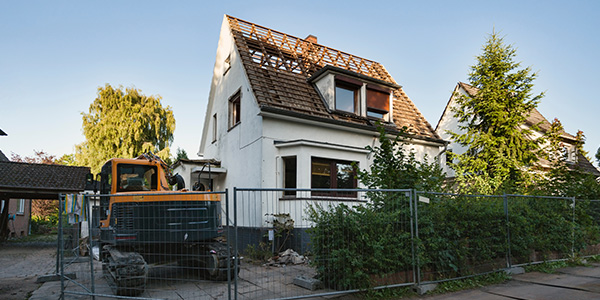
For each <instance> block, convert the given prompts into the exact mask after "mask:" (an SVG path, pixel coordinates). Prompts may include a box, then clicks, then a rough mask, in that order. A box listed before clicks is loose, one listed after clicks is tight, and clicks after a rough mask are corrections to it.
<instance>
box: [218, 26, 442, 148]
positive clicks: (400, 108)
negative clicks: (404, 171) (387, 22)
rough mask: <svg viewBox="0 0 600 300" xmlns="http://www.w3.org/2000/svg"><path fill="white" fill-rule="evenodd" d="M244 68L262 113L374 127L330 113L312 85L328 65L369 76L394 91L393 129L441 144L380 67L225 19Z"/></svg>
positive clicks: (365, 120) (368, 122)
mask: <svg viewBox="0 0 600 300" xmlns="http://www.w3.org/2000/svg"><path fill="white" fill-rule="evenodd" d="M226 18H227V20H228V23H229V27H230V29H231V33H232V35H233V38H234V41H235V45H236V47H237V50H238V51H239V53H240V56H241V60H242V64H243V66H244V69H245V71H246V74H247V76H248V79H249V81H250V86H251V87H252V90H253V92H254V95H255V98H256V100H257V101H258V105H259V107H260V108H261V110H263V111H272V112H278V113H284V114H286V113H287V114H291V115H295V116H298V117H310V118H318V119H320V120H322V121H334V122H336V123H340V124H345V125H364V126H369V127H372V128H374V122H373V121H371V120H369V119H368V118H364V117H360V116H356V115H353V114H344V113H339V112H333V111H330V110H329V109H328V108H327V106H326V104H325V103H324V101H323V100H322V99H321V97H320V95H319V94H318V92H317V90H316V89H315V87H313V86H312V85H311V84H310V83H309V82H308V79H310V78H311V77H312V76H313V75H314V74H315V73H316V72H317V71H319V70H321V69H322V68H324V67H326V66H331V67H335V68H339V69H343V70H346V71H348V72H353V73H354V74H357V75H358V76H367V77H369V78H371V79H374V80H379V81H382V82H385V83H388V84H390V85H393V86H397V88H395V89H394V92H393V116H392V117H393V120H394V124H390V125H391V127H394V128H393V129H396V130H397V129H399V128H401V127H403V126H406V127H408V128H409V133H411V134H414V135H416V136H417V137H421V138H426V139H433V140H437V141H439V142H441V138H440V137H439V136H438V135H437V133H436V132H435V131H434V130H433V128H432V127H431V125H430V124H429V122H427V120H425V118H424V117H423V115H422V114H421V112H420V111H419V110H418V109H417V107H416V106H415V105H414V103H413V102H412V101H411V100H410V98H408V96H407V95H406V93H404V91H403V90H402V87H400V86H399V85H398V84H397V83H396V81H395V80H394V79H393V78H392V76H391V75H390V74H389V73H388V72H387V70H386V69H385V68H384V67H383V65H381V64H380V63H378V62H375V61H371V60H368V59H365V58H361V57H358V56H355V55H352V54H349V53H346V52H342V51H339V50H335V49H333V48H329V47H326V46H323V45H320V44H317V43H313V42H312V41H309V40H307V39H300V38H297V37H294V36H291V35H288V34H285V33H282V32H279V31H276V30H273V29H270V28H266V27H263V26H259V25H256V24H253V23H250V22H247V21H244V20H241V19H238V18H235V17H231V16H226Z"/></svg>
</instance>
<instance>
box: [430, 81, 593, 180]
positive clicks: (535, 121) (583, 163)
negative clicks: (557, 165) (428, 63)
mask: <svg viewBox="0 0 600 300" xmlns="http://www.w3.org/2000/svg"><path fill="white" fill-rule="evenodd" d="M458 88H462V89H463V90H465V92H467V94H468V95H469V96H475V95H476V94H477V92H478V91H479V89H477V88H476V87H474V86H472V85H470V84H467V83H464V82H460V81H459V82H458V84H457V85H456V88H455V91H456V90H458ZM453 96H454V95H452V96H451V97H450V100H449V101H448V104H446V108H445V109H444V112H443V113H442V117H440V121H438V125H437V126H439V125H440V122H441V121H442V118H443V116H444V115H445V114H446V112H447V110H448V109H449V106H450V101H452V98H453ZM525 124H526V125H528V126H533V125H537V127H538V128H539V130H540V132H541V133H546V132H548V130H550V126H551V124H550V122H548V120H547V119H546V118H545V117H544V116H543V115H542V114H541V113H540V112H539V111H538V110H537V109H536V108H534V109H533V110H532V111H531V112H530V114H529V116H527V119H526V120H525ZM436 130H437V127H436ZM560 134H561V135H560V136H561V137H562V138H563V139H564V140H567V141H569V142H571V143H574V142H575V141H576V140H577V139H576V138H575V136H573V135H571V134H569V133H567V132H566V131H564V130H561V133H560ZM576 161H577V163H576V164H574V165H571V166H570V167H571V168H574V167H576V168H577V169H578V170H580V171H583V172H585V173H589V174H593V175H595V176H600V171H599V170H598V169H596V167H594V165H593V164H592V163H591V162H590V161H589V160H588V159H587V158H586V157H585V156H584V155H583V154H581V153H577V160H576ZM539 164H540V165H541V166H545V167H549V166H550V162H548V161H547V160H546V159H543V158H540V159H539Z"/></svg>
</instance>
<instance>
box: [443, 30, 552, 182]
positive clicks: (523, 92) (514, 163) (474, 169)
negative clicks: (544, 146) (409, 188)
mask: <svg viewBox="0 0 600 300" xmlns="http://www.w3.org/2000/svg"><path fill="white" fill-rule="evenodd" d="M482 50H483V53H482V54H481V55H479V56H478V57H477V64H476V65H474V66H472V67H471V72H470V73H469V82H470V84H471V85H472V86H473V87H475V88H477V89H478V92H477V93H476V94H475V95H456V101H457V104H458V105H457V107H456V108H455V109H454V110H453V112H454V115H455V117H456V118H457V119H458V121H459V122H460V124H461V125H460V126H459V128H460V129H461V130H462V131H463V133H456V132H449V133H450V135H451V139H452V140H453V141H454V142H456V143H458V144H460V145H462V146H464V147H466V148H467V151H466V152H465V153H463V154H455V155H454V158H455V159H456V161H457V162H456V163H454V164H453V165H452V167H453V168H454V170H455V171H456V173H457V180H458V183H459V188H460V189H461V192H478V193H502V192H509V191H515V189H516V187H518V186H520V185H523V184H524V183H525V182H527V179H528V172H526V169H527V167H528V166H530V165H532V164H533V163H534V162H535V161H536V160H537V154H536V153H537V149H538V143H539V141H537V140H536V139H533V138H531V130H529V129H526V128H522V125H523V124H524V123H525V120H526V118H527V116H528V115H529V114H530V112H531V111H532V110H533V109H534V108H535V107H536V106H537V104H538V102H539V101H540V99H541V98H542V97H543V93H541V94H538V95H535V96H532V88H533V80H534V79H535V78H536V77H537V74H536V73H532V72H531V69H530V68H524V69H519V67H520V63H519V62H515V61H514V58H515V56H516V50H515V49H514V48H513V47H512V46H511V45H505V44H504V40H503V38H501V37H499V36H498V34H497V33H495V32H494V33H492V34H491V35H490V36H489V38H488V40H487V42H486V44H485V45H484V46H483V49H482Z"/></svg>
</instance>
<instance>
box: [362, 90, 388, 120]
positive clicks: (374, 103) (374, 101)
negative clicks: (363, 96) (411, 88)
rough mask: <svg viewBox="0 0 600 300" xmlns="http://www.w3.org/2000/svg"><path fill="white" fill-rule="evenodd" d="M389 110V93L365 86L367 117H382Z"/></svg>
mask: <svg viewBox="0 0 600 300" xmlns="http://www.w3.org/2000/svg"><path fill="white" fill-rule="evenodd" d="M389 111H390V93H389V92H385V91H382V90H379V89H375V88H372V87H367V117H372V118H378V119H383V118H384V117H385V116H386V115H387V114H388V112H389Z"/></svg>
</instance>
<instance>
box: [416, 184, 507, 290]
mask: <svg viewBox="0 0 600 300" xmlns="http://www.w3.org/2000/svg"><path fill="white" fill-rule="evenodd" d="M415 201H416V214H417V220H418V221H417V222H418V223H417V227H418V241H419V242H418V243H417V253H418V259H419V278H418V280H419V282H432V281H443V280H448V279H452V278H462V277H467V276H471V275H477V274H484V273H489V272H492V271H495V270H499V269H503V268H505V267H506V257H507V251H508V247H507V239H508V236H507V231H506V217H505V211H504V200H503V198H502V196H481V195H456V194H442V193H427V192H417V193H416V198H415Z"/></svg>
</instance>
